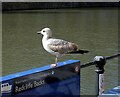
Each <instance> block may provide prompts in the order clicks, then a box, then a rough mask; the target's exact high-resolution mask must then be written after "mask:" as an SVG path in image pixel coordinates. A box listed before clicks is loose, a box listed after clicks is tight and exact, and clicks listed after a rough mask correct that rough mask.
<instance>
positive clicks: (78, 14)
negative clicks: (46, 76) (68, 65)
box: [2, 8, 118, 95]
mask: <svg viewBox="0 0 120 97" xmlns="http://www.w3.org/2000/svg"><path fill="white" fill-rule="evenodd" d="M2 23H3V27H2V28H3V29H2V30H3V37H2V38H3V59H2V61H3V75H7V74H11V73H15V72H19V71H24V70H28V69H31V68H36V67H41V66H44V65H47V64H50V63H53V62H54V59H55V56H53V55H50V54H48V53H47V52H46V51H45V50H44V49H43V47H42V45H41V38H42V36H39V35H37V33H36V32H37V31H38V30H41V29H42V28H44V27H50V28H51V29H52V31H53V35H54V37H57V38H62V39H65V40H69V41H73V42H75V43H77V44H79V47H80V48H82V49H87V50H89V51H90V53H89V54H85V55H77V56H74V55H71V56H68V55H67V56H63V57H62V58H60V59H59V61H64V60H68V59H79V60H81V63H85V62H87V61H90V60H93V58H94V57H95V56H96V55H102V56H109V55H112V54H115V53H117V51H118V48H117V47H118V25H117V24H118V11H117V9H116V8H110V9H107V8H106V9H105V8H97V9H96V8H95V9H93V8H91V9H76V10H37V11H25V12H23V11H20V12H4V13H3V22H2ZM117 64H118V63H117V59H114V60H112V61H109V62H107V64H106V66H105V68H106V72H105V76H106V77H105V87H106V89H109V88H112V87H114V86H117V85H118V82H117V81H118V69H117ZM94 70H95V67H94V66H92V67H88V68H84V69H82V70H81V94H89V95H92V94H95V88H94V87H95V79H96V76H95V72H94Z"/></svg>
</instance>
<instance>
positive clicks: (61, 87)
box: [0, 60, 80, 97]
mask: <svg viewBox="0 0 120 97" xmlns="http://www.w3.org/2000/svg"><path fill="white" fill-rule="evenodd" d="M0 79H1V82H2V84H1V93H2V97H4V96H5V95H9V97H18V96H23V95H30V96H31V95H33V96H36V95H38V96H40V95H41V96H44V95H59V96H60V95H61V96H62V95H63V96H65V95H70V96H72V97H74V96H77V95H80V61H79V60H67V61H64V62H60V63H58V66H57V67H56V68H51V67H50V65H48V66H44V67H41V68H36V69H32V70H28V71H24V72H20V73H16V74H12V75H8V76H5V77H2V78H0Z"/></svg>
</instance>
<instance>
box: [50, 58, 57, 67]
mask: <svg viewBox="0 0 120 97" xmlns="http://www.w3.org/2000/svg"><path fill="white" fill-rule="evenodd" d="M57 62H58V58H57V57H56V58H55V64H51V67H52V68H54V67H56V66H57Z"/></svg>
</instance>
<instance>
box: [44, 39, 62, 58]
mask: <svg viewBox="0 0 120 97" xmlns="http://www.w3.org/2000/svg"><path fill="white" fill-rule="evenodd" d="M42 44H43V48H44V49H45V50H46V51H47V52H49V53H51V54H53V55H57V56H59V55H60V54H59V53H58V52H54V51H52V50H51V49H50V47H49V39H47V38H46V37H43V39H42Z"/></svg>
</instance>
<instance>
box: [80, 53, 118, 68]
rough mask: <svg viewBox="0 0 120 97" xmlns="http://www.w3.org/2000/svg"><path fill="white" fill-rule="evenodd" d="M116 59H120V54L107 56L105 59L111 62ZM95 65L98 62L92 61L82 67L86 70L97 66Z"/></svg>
mask: <svg viewBox="0 0 120 97" xmlns="http://www.w3.org/2000/svg"><path fill="white" fill-rule="evenodd" d="M116 57H120V53H118V54H115V55H112V56H106V57H104V58H105V59H106V60H110V59H113V58H116ZM95 64H96V61H95V60H94V61H91V62H87V63H84V64H81V65H80V67H81V68H84V67H88V66H92V65H95Z"/></svg>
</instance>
